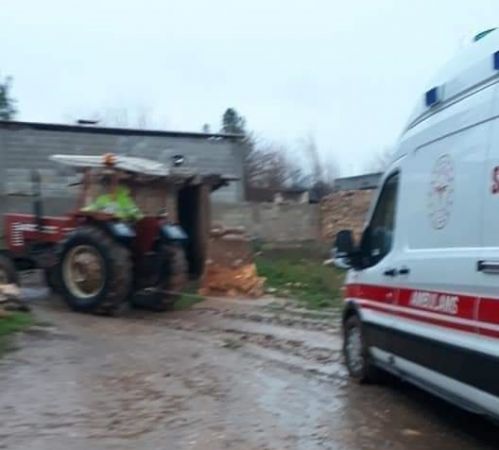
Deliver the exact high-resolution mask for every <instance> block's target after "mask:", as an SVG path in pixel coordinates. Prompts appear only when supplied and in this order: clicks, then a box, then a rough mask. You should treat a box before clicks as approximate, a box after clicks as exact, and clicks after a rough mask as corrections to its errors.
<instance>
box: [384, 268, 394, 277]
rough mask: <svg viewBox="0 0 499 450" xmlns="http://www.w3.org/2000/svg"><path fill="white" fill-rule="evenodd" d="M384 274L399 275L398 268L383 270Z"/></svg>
mask: <svg viewBox="0 0 499 450" xmlns="http://www.w3.org/2000/svg"><path fill="white" fill-rule="evenodd" d="M383 275H385V276H387V277H396V276H397V269H386V270H385V271H384V272H383Z"/></svg>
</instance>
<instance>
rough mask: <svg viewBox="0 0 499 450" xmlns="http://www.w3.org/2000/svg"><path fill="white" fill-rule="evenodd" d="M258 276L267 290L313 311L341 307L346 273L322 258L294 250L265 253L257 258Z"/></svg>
mask: <svg viewBox="0 0 499 450" xmlns="http://www.w3.org/2000/svg"><path fill="white" fill-rule="evenodd" d="M256 264H257V268H258V274H259V275H261V276H263V277H265V278H267V288H273V289H275V290H276V294H277V295H280V296H283V297H292V298H296V299H297V300H298V301H299V302H300V303H301V304H302V305H303V306H305V307H307V308H311V309H320V308H328V307H338V306H339V305H340V296H341V295H340V288H341V286H342V284H343V279H344V272H343V271H340V270H338V269H336V268H332V267H326V266H324V265H323V259H322V258H321V257H320V256H312V255H308V254H306V255H305V256H304V254H303V253H302V252H299V251H296V250H291V251H286V250H280V251H263V252H262V253H261V254H260V255H258V256H257V258H256Z"/></svg>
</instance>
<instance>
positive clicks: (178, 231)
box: [161, 224, 188, 243]
mask: <svg viewBox="0 0 499 450" xmlns="http://www.w3.org/2000/svg"><path fill="white" fill-rule="evenodd" d="M161 237H162V238H163V240H164V241H166V242H181V243H184V242H186V241H187V239H188V237H187V233H186V232H185V231H184V229H183V228H182V227H181V226H180V225H172V224H165V225H162V226H161Z"/></svg>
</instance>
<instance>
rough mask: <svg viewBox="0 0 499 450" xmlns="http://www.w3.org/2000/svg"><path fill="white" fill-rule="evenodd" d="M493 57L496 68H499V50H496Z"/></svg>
mask: <svg viewBox="0 0 499 450" xmlns="http://www.w3.org/2000/svg"><path fill="white" fill-rule="evenodd" d="M493 58H494V69H495V70H499V52H495V53H494V55H493Z"/></svg>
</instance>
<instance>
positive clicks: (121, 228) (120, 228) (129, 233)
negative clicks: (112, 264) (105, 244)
mask: <svg viewBox="0 0 499 450" xmlns="http://www.w3.org/2000/svg"><path fill="white" fill-rule="evenodd" d="M104 226H105V228H106V230H107V232H108V233H109V234H110V235H111V236H113V237H114V238H115V239H116V240H118V241H119V242H128V241H130V240H132V239H133V238H135V237H136V236H137V234H136V233H135V230H134V229H133V228H132V227H131V226H130V225H129V224H127V223H125V222H106V223H105V225H104Z"/></svg>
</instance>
